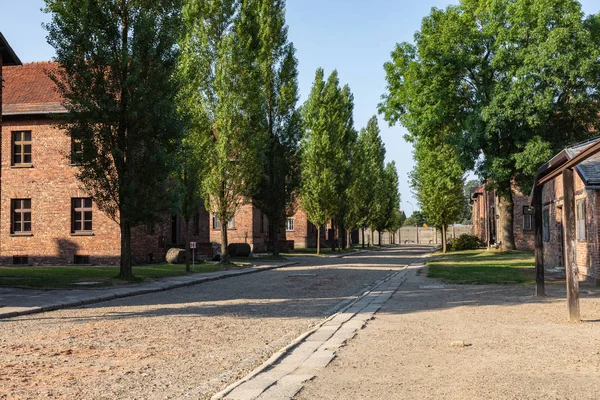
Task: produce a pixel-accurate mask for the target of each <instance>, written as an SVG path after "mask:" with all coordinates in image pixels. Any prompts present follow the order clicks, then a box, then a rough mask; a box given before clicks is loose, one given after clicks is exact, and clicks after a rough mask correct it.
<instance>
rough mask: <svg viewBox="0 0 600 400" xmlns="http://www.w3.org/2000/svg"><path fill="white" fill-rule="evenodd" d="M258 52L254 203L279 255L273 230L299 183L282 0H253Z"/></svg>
mask: <svg viewBox="0 0 600 400" xmlns="http://www.w3.org/2000/svg"><path fill="white" fill-rule="evenodd" d="M258 5H259V7H258V9H257V12H258V15H257V21H258V29H257V41H258V47H259V49H258V53H257V66H258V68H259V71H260V73H259V77H260V91H259V92H258V93H256V94H255V95H254V101H258V102H260V103H261V104H262V114H261V116H260V118H259V119H258V121H257V122H258V123H259V126H258V127H257V129H258V130H261V131H263V132H265V136H266V137H267V142H266V145H265V148H264V160H265V164H264V171H263V173H262V177H261V181H260V185H259V186H258V190H257V192H256V194H255V195H254V203H255V204H256V205H257V206H258V208H260V209H261V211H262V212H263V213H264V214H265V215H266V216H267V218H268V220H269V241H270V242H271V244H272V245H273V255H275V256H278V255H279V245H278V239H279V238H278V231H279V229H280V228H281V227H282V226H283V225H284V223H285V217H286V211H287V210H288V209H289V208H291V207H290V206H291V205H293V204H294V203H295V198H296V195H297V190H298V186H299V183H300V160H299V154H298V151H299V144H300V138H301V134H302V130H301V117H300V112H299V110H298V109H297V108H296V103H297V101H298V97H299V96H298V70H297V64H298V62H297V60H296V58H295V50H294V46H293V44H292V43H290V42H289V41H288V39H287V26H286V25H285V1H283V0H260V1H258Z"/></svg>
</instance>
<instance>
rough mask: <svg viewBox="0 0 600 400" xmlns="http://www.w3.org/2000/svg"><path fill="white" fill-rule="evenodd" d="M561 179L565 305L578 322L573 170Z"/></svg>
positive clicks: (569, 170) (566, 172)
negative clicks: (566, 304) (565, 285)
mask: <svg viewBox="0 0 600 400" xmlns="http://www.w3.org/2000/svg"><path fill="white" fill-rule="evenodd" d="M562 177H563V201H564V205H563V212H564V224H563V226H564V229H565V265H566V269H567V271H566V273H567V303H568V306H569V319H570V320H571V321H574V322H579V321H580V320H581V319H580V314H579V280H578V278H577V272H578V271H577V264H576V260H575V244H576V242H575V240H576V236H575V231H576V227H575V187H574V183H573V169H571V168H567V169H565V170H564V171H563V173H562Z"/></svg>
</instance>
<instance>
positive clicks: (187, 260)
mask: <svg viewBox="0 0 600 400" xmlns="http://www.w3.org/2000/svg"><path fill="white" fill-rule="evenodd" d="M184 240H185V272H190V271H191V268H190V220H189V219H186V220H185V239H184Z"/></svg>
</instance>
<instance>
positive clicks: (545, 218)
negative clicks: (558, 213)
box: [542, 208, 550, 242]
mask: <svg viewBox="0 0 600 400" xmlns="http://www.w3.org/2000/svg"><path fill="white" fill-rule="evenodd" d="M542 234H543V238H544V242H549V241H550V209H549V208H544V209H543V210H542Z"/></svg>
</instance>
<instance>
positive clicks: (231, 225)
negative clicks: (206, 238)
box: [212, 214, 294, 232]
mask: <svg viewBox="0 0 600 400" xmlns="http://www.w3.org/2000/svg"><path fill="white" fill-rule="evenodd" d="M260 217H261V218H260V219H261V223H260V225H261V232H262V231H263V225H264V223H263V215H262V214H261V216H260ZM212 227H213V229H221V220H220V219H219V218H218V217H217V216H215V215H213V217H212ZM227 229H235V222H234V220H233V218H232V219H231V220H230V221H229V222H228V223H227ZM285 230H286V232H293V231H294V218H288V219H287V220H286V221H285Z"/></svg>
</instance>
